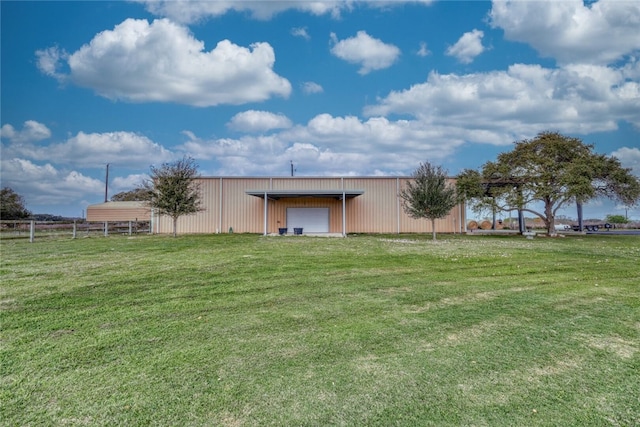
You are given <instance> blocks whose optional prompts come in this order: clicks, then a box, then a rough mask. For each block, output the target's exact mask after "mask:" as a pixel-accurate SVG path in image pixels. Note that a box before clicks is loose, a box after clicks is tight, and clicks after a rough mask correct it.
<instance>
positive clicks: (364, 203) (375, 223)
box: [344, 177, 397, 233]
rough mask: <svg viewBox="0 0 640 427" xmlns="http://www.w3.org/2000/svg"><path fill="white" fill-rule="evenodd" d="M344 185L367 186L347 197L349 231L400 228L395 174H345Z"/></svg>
mask: <svg viewBox="0 0 640 427" xmlns="http://www.w3.org/2000/svg"><path fill="white" fill-rule="evenodd" d="M344 183H345V189H348V190H364V194H363V195H362V196H358V197H355V198H353V199H349V200H347V204H346V210H347V233H393V232H395V231H396V230H397V225H396V224H397V214H396V180H395V178H386V177H372V178H345V179H344Z"/></svg>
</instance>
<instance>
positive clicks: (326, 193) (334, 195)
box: [245, 190, 364, 200]
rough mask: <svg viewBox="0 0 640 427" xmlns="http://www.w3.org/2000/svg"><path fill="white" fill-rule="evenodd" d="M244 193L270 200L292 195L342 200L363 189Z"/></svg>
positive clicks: (360, 193) (359, 194)
mask: <svg viewBox="0 0 640 427" xmlns="http://www.w3.org/2000/svg"><path fill="white" fill-rule="evenodd" d="M245 193H246V194H248V195H250V196H255V197H260V198H262V199H264V197H265V195H266V197H267V198H268V199H270V200H280V199H284V198H294V197H318V198H331V199H337V200H342V196H343V195H344V197H345V198H346V199H352V198H354V197H358V196H361V195H363V194H364V190H247V191H245Z"/></svg>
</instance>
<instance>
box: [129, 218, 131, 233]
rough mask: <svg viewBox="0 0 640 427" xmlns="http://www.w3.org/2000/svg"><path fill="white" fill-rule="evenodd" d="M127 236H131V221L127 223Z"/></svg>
mask: <svg viewBox="0 0 640 427" xmlns="http://www.w3.org/2000/svg"><path fill="white" fill-rule="evenodd" d="M129 236H131V221H129Z"/></svg>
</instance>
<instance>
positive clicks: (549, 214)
mask: <svg viewBox="0 0 640 427" xmlns="http://www.w3.org/2000/svg"><path fill="white" fill-rule="evenodd" d="M544 216H545V218H544V225H546V226H547V236H556V235H557V233H556V221H555V218H554V216H553V206H552V205H551V202H549V201H545V204H544Z"/></svg>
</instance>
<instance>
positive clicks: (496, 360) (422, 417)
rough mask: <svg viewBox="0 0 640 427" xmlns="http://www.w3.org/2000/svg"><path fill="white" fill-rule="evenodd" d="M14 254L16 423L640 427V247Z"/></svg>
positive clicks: (179, 244) (11, 373)
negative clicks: (635, 426) (632, 426)
mask: <svg viewBox="0 0 640 427" xmlns="http://www.w3.org/2000/svg"><path fill="white" fill-rule="evenodd" d="M439 238H440V240H438V241H437V242H433V241H431V240H430V236H352V237H349V238H346V239H339V238H337V239H330V238H307V237H262V236H255V235H237V234H235V235H208V236H202V235H199V236H182V237H178V238H175V239H174V238H171V237H165V236H136V237H127V236H112V237H108V238H103V237H91V238H78V239H75V240H72V239H41V240H38V241H36V242H34V243H28V242H27V241H24V240H3V241H2V242H1V251H2V252H1V270H0V272H1V277H2V285H1V287H2V295H1V296H0V315H1V334H2V335H1V342H0V344H1V355H0V356H1V360H0V362H1V384H2V385H1V389H0V399H1V401H0V423H1V424H2V425H7V426H14V425H15V426H19V425H33V426H36V425H91V426H94V425H98V426H99V425H103V426H114V425H157V426H162V425H175V426H205V425H206V426H216V425H220V426H253V425H261V426H262V425H274V426H325V425H343V426H360V425H363V426H392V425H398V426H412V425H415V426H428V425H434V426H447V425H450V426H454V425H455V426H460V425H469V426H470V425H473V426H485V425H486V426H543V425H544V426H571V425H575V426H606V425H611V426H631V425H640V377H639V375H640V261H639V260H640V238H638V237H633V236H575V237H567V238H558V239H549V238H536V239H534V240H527V239H524V238H522V237H513V236H511V237H498V236H476V237H466V236H439Z"/></svg>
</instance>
